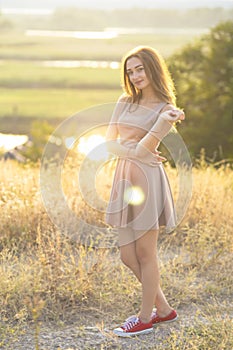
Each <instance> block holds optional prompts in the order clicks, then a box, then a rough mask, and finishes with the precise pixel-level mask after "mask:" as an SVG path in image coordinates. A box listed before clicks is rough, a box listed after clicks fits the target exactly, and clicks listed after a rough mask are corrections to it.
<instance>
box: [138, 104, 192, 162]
mask: <svg viewBox="0 0 233 350" xmlns="http://www.w3.org/2000/svg"><path fill="white" fill-rule="evenodd" d="M184 119H185V115H184V112H183V111H182V110H179V109H177V108H175V107H174V106H172V105H167V106H166V107H165V108H164V109H163V111H162V113H161V114H160V115H159V117H158V120H157V121H156V123H155V124H154V125H153V127H152V128H151V129H150V130H149V132H148V133H147V134H146V135H145V136H144V137H143V138H142V140H141V141H140V142H139V143H138V145H137V147H136V149H135V151H136V155H137V156H138V157H143V156H145V155H146V154H147V153H148V151H150V152H152V153H157V152H156V148H157V147H158V145H159V143H160V141H161V140H162V139H163V138H164V137H165V136H166V135H167V134H168V132H169V131H170V129H171V128H172V124H173V123H174V122H177V121H181V120H184Z"/></svg>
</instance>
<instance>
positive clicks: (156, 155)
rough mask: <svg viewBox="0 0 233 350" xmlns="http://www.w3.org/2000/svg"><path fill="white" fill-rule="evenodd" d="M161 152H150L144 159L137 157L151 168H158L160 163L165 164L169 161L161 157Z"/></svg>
mask: <svg viewBox="0 0 233 350" xmlns="http://www.w3.org/2000/svg"><path fill="white" fill-rule="evenodd" d="M160 153H161V152H159V151H157V150H155V151H154V152H150V151H149V150H148V151H147V152H146V154H145V155H144V156H143V157H137V158H138V159H139V160H140V161H141V162H143V163H145V164H147V165H150V166H157V165H158V163H161V162H164V161H166V160H167V159H166V158H164V157H162V156H160Z"/></svg>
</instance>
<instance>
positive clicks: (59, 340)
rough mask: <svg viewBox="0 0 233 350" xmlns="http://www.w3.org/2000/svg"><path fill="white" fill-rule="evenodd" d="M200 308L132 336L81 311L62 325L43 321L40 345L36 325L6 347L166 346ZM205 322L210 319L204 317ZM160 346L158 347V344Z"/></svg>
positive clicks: (45, 349) (14, 349) (76, 349)
mask: <svg viewBox="0 0 233 350" xmlns="http://www.w3.org/2000/svg"><path fill="white" fill-rule="evenodd" d="M197 313H198V309H196V310H195V309H194V308H193V312H192V315H193V316H191V317H187V312H185V310H183V311H179V319H178V321H176V322H172V323H168V324H166V325H162V326H161V325H160V326H157V327H156V328H154V330H153V332H152V333H150V334H147V335H141V336H138V337H131V338H118V337H117V336H115V335H113V333H112V332H111V329H112V328H114V327H115V326H116V325H115V324H114V325H113V326H112V327H111V328H110V327H109V326H110V325H109V324H108V325H102V324H101V320H97V319H96V318H94V319H91V318H90V317H88V315H87V317H85V315H82V319H81V320H80V321H79V322H77V321H76V322H74V323H72V324H69V325H67V324H66V325H63V326H61V327H59V326H57V325H56V326H54V325H41V328H40V333H39V336H38V340H39V347H38V349H37V348H36V345H35V344H36V341H35V330H34V329H33V327H32V326H31V327H29V326H28V327H27V328H25V329H24V334H21V335H20V336H17V337H16V336H14V337H12V338H11V339H8V340H7V342H6V343H5V345H4V346H3V347H0V349H2V350H3V349H4V350H92V349H101V350H107V349H124V350H127V349H132V350H139V349H140V350H141V349H145V350H146V349H148V350H149V349H166V348H167V347H166V340H167V339H168V337H169V335H170V334H171V333H172V332H175V333H177V337H181V336H182V334H184V332H185V328H187V327H190V326H192V325H194V323H195V314H197ZM202 322H203V323H207V322H208V321H207V320H205V319H204V318H203V319H202ZM156 346H157V347H156Z"/></svg>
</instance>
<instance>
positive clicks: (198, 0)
mask: <svg viewBox="0 0 233 350" xmlns="http://www.w3.org/2000/svg"><path fill="white" fill-rule="evenodd" d="M58 6H59V7H60V6H62V7H68V6H75V7H82V8H101V9H115V8H131V7H143V8H156V7H158V8H193V7H231V8H233V0H177V1H175V0H143V1H142V0H127V1H125V0H39V1H38V0H0V8H11V7H14V8H56V7H58Z"/></svg>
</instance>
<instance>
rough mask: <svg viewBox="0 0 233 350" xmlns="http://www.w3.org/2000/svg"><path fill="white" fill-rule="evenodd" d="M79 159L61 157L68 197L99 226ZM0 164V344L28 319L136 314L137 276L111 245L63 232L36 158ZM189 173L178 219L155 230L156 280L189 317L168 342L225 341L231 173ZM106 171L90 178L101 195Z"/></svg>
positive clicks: (37, 322)
mask: <svg viewBox="0 0 233 350" xmlns="http://www.w3.org/2000/svg"><path fill="white" fill-rule="evenodd" d="M79 162H80V160H77V162H73V160H72V159H71V161H69V159H67V162H66V163H65V165H64V169H63V190H64V193H65V195H66V198H67V201H68V203H69V205H70V206H71V208H72V209H73V210H74V212H75V213H76V214H77V215H78V216H79V217H82V218H83V220H86V221H88V222H94V223H97V222H98V223H99V224H100V226H101V225H102V227H104V223H103V219H104V218H103V215H102V214H101V213H99V212H98V211H94V210H90V209H88V207H87V205H86V204H85V202H84V201H83V199H82V198H81V197H80V193H79V191H78V189H77V187H76V186H75V181H76V180H75V176H76V175H75V174H77V166H78V164H80V163H79ZM1 169H2V171H1V174H0V177H1V178H0V180H1V184H2V186H1V189H0V205H1V220H0V231H1V236H0V248H1V249H0V261H1V264H0V276H1V278H0V294H1V298H0V308H1V321H0V339H1V340H0V347H1V346H2V347H1V348H3V349H9V348H10V347H7V345H6V344H7V339H8V341H9V336H10V339H11V342H12V343H10V344H13V340H16V339H18V338H19V337H20V334H21V330H22V329H23V328H24V327H25V325H26V324H30V320H32V321H33V322H34V326H33V327H38V328H36V329H37V331H38V332H39V329H40V327H42V326H44V325H46V323H48V322H55V323H56V324H60V325H61V324H62V322H69V320H72V322H73V321H74V320H78V319H79V318H83V317H84V318H85V315H88V319H87V320H89V321H88V322H89V325H91V326H92V325H93V323H94V324H96V323H101V322H104V324H103V323H102V327H103V328H104V327H111V324H112V322H114V323H118V322H120V321H122V318H125V317H127V316H128V315H130V314H132V313H135V312H136V311H137V310H138V308H139V305H140V285H139V283H138V282H136V280H135V278H134V277H133V276H132V274H131V273H130V272H129V271H128V269H127V268H125V267H123V266H122V264H121V262H120V259H119V254H118V251H117V250H116V249H115V248H114V249H95V246H94V245H92V246H89V247H85V246H83V245H79V244H77V243H75V242H74V241H72V240H70V237H69V235H68V236H64V235H62V234H61V232H60V231H59V229H58V228H57V227H55V226H54V225H53V224H52V222H51V221H50V219H49V217H48V215H47V213H46V212H45V209H44V207H43V204H42V202H41V196H40V191H39V187H38V179H39V167H38V166H34V167H33V168H32V167H30V166H28V165H24V166H20V165H17V164H15V163H13V162H7V163H4V164H3V163H2V164H1ZM166 170H167V173H168V176H169V178H170V181H171V185H172V188H173V191H174V193H176V190H177V189H176V180H175V179H176V171H175V169H172V168H170V167H169V166H167V167H166ZM51 171H53V170H52V168H51ZM193 176H194V188H193V194H192V200H191V203H190V207H189V209H188V212H187V213H186V216H185V219H184V220H183V222H182V223H181V224H180V226H179V227H178V228H177V229H176V230H175V231H174V232H173V233H171V234H165V233H163V234H161V236H160V243H159V254H160V260H161V261H160V264H161V275H162V285H163V288H164V290H165V293H166V295H167V297H168V300H169V301H170V302H171V303H172V305H173V306H174V307H176V308H177V309H178V310H179V312H180V313H181V314H183V319H184V320H186V319H187V323H185V322H186V321H184V320H183V322H184V327H181V328H179V327H178V329H177V330H176V331H172V332H171V333H170V334H168V335H167V336H166V339H165V342H166V347H165V348H166V350H175V349H176V350H181V349H182V350H183V349H190V350H191V349H192V350H194V349H196V350H203V349H206V350H209V349H217V350H230V349H232V347H233V332H232V330H233V327H232V293H233V289H232V286H233V280H232V253H233V245H232V225H233V221H232V220H233V217H232V209H231V207H232V206H231V204H232V201H233V172H232V170H230V169H228V168H219V169H218V170H216V169H214V168H212V167H208V166H207V165H205V164H202V167H201V168H199V169H197V168H196V169H193ZM111 178H112V170H111V168H108V169H107V170H106V171H104V172H103V173H102V175H101V179H99V185H98V179H97V187H98V186H99V191H100V192H101V196H102V198H104V199H106V200H107V199H108V196H109V190H110V185H111ZM87 181H88V179H87ZM103 184H104V185H103ZM122 300H124V303H123V304H122ZM190 312H191V314H190ZM91 315H92V316H91ZM103 315H104V316H103ZM181 322H182V319H181ZM32 324H33V323H32ZM80 327H81V326H80ZM80 329H81V328H80ZM109 344H111V338H109ZM8 345H9V343H8ZM5 346H6V347H5ZM106 348H107V347H106ZM160 348H161V347H159V346H158V348H157V347H156V345H155V347H154V349H160ZM119 349H120V347H119ZM135 349H141V347H140V346H139V347H137V346H135Z"/></svg>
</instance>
